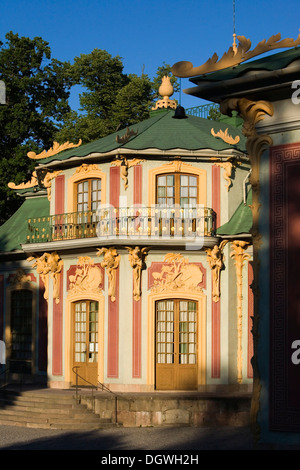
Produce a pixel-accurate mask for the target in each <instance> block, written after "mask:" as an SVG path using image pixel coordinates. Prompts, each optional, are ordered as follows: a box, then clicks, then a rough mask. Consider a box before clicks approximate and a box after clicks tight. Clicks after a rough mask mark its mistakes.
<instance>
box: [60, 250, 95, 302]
mask: <svg viewBox="0 0 300 470" xmlns="http://www.w3.org/2000/svg"><path fill="white" fill-rule="evenodd" d="M67 278H68V295H71V294H79V293H80V294H84V293H85V292H92V293H99V292H101V290H102V281H103V274H102V269H101V268H100V267H99V266H97V265H95V263H94V261H93V260H92V259H91V258H90V257H89V256H80V257H79V258H78V263H77V265H76V266H71V267H70V269H69V271H68V273H67Z"/></svg>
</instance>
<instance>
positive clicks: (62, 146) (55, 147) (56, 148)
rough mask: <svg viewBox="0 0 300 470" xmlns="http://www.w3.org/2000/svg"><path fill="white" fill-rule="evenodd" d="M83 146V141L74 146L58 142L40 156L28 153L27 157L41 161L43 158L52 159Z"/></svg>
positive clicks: (69, 143)
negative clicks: (61, 153)
mask: <svg viewBox="0 0 300 470" xmlns="http://www.w3.org/2000/svg"><path fill="white" fill-rule="evenodd" d="M81 144H82V140H81V139H80V140H79V142H78V144H72V143H71V142H65V143H64V144H59V143H58V142H53V147H51V148H50V149H49V150H43V151H42V152H41V153H39V154H38V155H37V154H36V153H35V152H28V153H27V156H28V157H29V158H31V159H32V160H41V159H42V158H48V157H52V156H53V155H57V154H58V153H60V152H63V151H64V150H68V149H71V148H75V147H79V146H80V145H81Z"/></svg>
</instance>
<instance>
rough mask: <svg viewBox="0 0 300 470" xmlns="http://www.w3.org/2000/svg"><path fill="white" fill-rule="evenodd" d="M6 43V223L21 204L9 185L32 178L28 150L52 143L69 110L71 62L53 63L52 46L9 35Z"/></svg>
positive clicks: (2, 192) (0, 191)
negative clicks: (9, 183) (10, 182)
mask: <svg viewBox="0 0 300 470" xmlns="http://www.w3.org/2000/svg"><path fill="white" fill-rule="evenodd" d="M5 38H6V43H3V42H1V43H0V80H2V81H3V82H4V83H5V88H6V104H5V105H1V106H0V223H2V222H4V220H6V219H7V218H8V216H9V215H10V214H11V213H12V212H13V211H14V210H15V209H16V208H17V207H18V205H19V204H20V201H19V200H18V199H17V197H16V196H15V195H14V194H13V193H12V191H10V190H9V189H8V187H7V183H8V182H9V181H13V182H15V183H20V182H22V181H26V179H29V173H30V170H31V169H32V166H33V165H32V163H30V161H29V159H28V157H27V152H28V151H29V150H33V151H38V150H39V149H43V148H48V147H49V146H51V145H52V142H53V136H54V134H55V132H56V130H57V123H58V122H59V121H61V120H62V117H63V116H64V114H65V113H66V112H68V111H69V109H70V108H69V105H68V98H69V90H70V86H71V80H70V78H69V77H68V73H67V70H68V64H67V63H62V62H59V61H58V60H55V59H51V51H50V48H49V45H48V43H47V42H45V41H44V40H43V39H41V38H34V39H29V38H25V37H19V36H18V34H14V33H12V32H9V33H7V34H6V37H5Z"/></svg>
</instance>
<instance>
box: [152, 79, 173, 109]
mask: <svg viewBox="0 0 300 470" xmlns="http://www.w3.org/2000/svg"><path fill="white" fill-rule="evenodd" d="M158 92H159V94H160V96H162V97H163V98H162V99H160V100H158V101H157V102H156V103H155V106H153V108H152V111H155V110H156V109H161V108H166V109H167V108H172V109H176V108H177V104H176V101H175V100H170V96H172V95H173V93H174V88H173V85H172V83H171V78H170V77H168V76H167V75H165V76H164V77H162V83H161V85H160V87H159V89H158Z"/></svg>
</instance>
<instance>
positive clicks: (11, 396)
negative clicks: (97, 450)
mask: <svg viewBox="0 0 300 470" xmlns="http://www.w3.org/2000/svg"><path fill="white" fill-rule="evenodd" d="M0 425H10V426H24V427H28V428H39V429H62V430H63V429H66V430H92V429H101V428H104V427H111V426H115V424H114V423H112V421H111V420H109V419H104V418H100V415H99V414H96V413H94V412H93V411H92V410H91V409H88V407H87V406H86V405H83V404H80V403H77V402H76V399H75V396H74V392H73V391H71V390H70V391H68V390H67V391H56V392H54V393H53V392H51V390H49V389H45V390H43V389H41V390H26V391H21V392H18V391H15V390H7V389H5V390H1V391H0Z"/></svg>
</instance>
